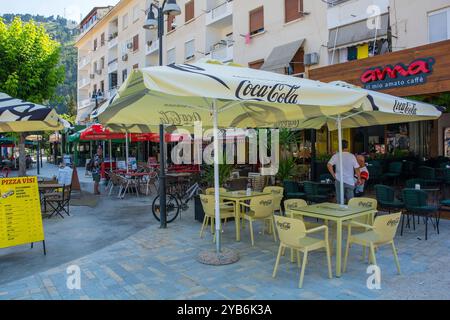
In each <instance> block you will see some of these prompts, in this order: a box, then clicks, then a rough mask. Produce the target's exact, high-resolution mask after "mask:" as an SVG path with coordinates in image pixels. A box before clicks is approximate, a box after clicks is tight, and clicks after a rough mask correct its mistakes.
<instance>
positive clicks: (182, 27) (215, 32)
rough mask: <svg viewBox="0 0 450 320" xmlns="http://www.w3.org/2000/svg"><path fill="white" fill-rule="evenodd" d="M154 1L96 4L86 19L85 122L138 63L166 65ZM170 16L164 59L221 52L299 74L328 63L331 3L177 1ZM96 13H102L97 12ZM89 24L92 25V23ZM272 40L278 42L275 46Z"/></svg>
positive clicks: (82, 61)
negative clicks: (150, 13) (149, 14)
mask: <svg viewBox="0 0 450 320" xmlns="http://www.w3.org/2000/svg"><path fill="white" fill-rule="evenodd" d="M150 3H151V0H121V1H120V2H119V3H118V4H117V5H116V6H114V7H106V8H94V9H93V10H92V12H91V13H90V14H89V16H88V17H86V18H85V19H83V22H82V23H81V24H80V30H81V35H80V36H79V38H78V40H77V42H76V47H77V48H78V55H79V64H78V70H79V72H78V117H77V121H78V122H80V123H85V122H86V121H88V119H89V114H90V113H91V112H92V111H93V109H94V108H95V107H96V106H98V105H99V104H101V103H103V102H104V101H106V99H108V98H110V97H111V96H113V95H114V94H115V92H116V91H115V90H116V89H117V87H118V86H120V85H121V84H122V83H123V81H124V80H125V79H126V78H127V76H128V74H129V73H130V72H131V70H132V69H133V68H141V67H146V66H153V65H158V64H159V41H158V36H157V32H156V31H150V30H146V29H144V28H143V26H144V24H145V18H146V10H148V9H149V8H150ZM177 4H178V5H179V7H180V8H181V14H180V15H178V16H175V17H165V22H164V29H165V33H164V37H163V50H164V52H163V53H162V57H163V63H164V64H170V63H187V62H189V63H192V62H195V61H198V60H199V59H203V58H207V59H216V60H220V61H222V62H231V61H234V62H236V63H239V64H242V65H245V66H250V67H253V68H262V69H264V70H269V71H274V72H281V73H287V74H295V75H297V76H300V77H304V76H306V74H307V71H308V69H312V68H315V67H320V66H323V65H326V64H327V63H328V57H327V55H328V50H327V48H326V43H327V36H328V34H327V25H326V19H324V16H325V14H326V10H327V6H326V4H325V3H323V2H321V1H315V0H275V1H274V0H248V1H242V0H234V1H231V0H177ZM92 16H95V17H96V18H95V19H91V18H90V17H92ZM88 24H89V25H88ZM268 44H270V45H268Z"/></svg>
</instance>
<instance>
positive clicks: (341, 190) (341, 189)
mask: <svg viewBox="0 0 450 320" xmlns="http://www.w3.org/2000/svg"><path fill="white" fill-rule="evenodd" d="M337 126H338V146H339V168H340V170H339V203H340V204H341V205H344V172H343V171H342V169H343V164H342V118H341V115H338V118H337Z"/></svg>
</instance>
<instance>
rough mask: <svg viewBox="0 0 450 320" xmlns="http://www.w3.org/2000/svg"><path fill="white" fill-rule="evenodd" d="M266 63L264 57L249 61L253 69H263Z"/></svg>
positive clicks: (249, 65)
mask: <svg viewBox="0 0 450 320" xmlns="http://www.w3.org/2000/svg"><path fill="white" fill-rule="evenodd" d="M263 64H264V59H260V60H256V61H252V62H249V63H248V67H249V68H252V69H261V67H262V65H263Z"/></svg>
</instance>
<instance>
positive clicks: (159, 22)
mask: <svg viewBox="0 0 450 320" xmlns="http://www.w3.org/2000/svg"><path fill="white" fill-rule="evenodd" d="M159 4H160V3H159V2H158V1H155V2H153V3H151V4H150V8H149V9H148V12H147V20H146V21H145V24H144V26H143V27H144V29H147V30H155V29H157V32H158V40H159V65H160V66H162V65H163V55H162V54H163V53H162V51H163V36H164V15H168V16H177V15H179V14H181V10H180V7H179V6H178V5H177V2H176V0H164V2H163V3H162V5H161V6H160V5H159ZM155 11H156V12H157V15H158V16H157V17H155ZM159 150H160V152H159V153H160V176H159V205H160V208H159V214H160V218H161V219H160V220H161V221H160V222H161V225H160V228H163V229H164V228H167V213H166V156H165V152H164V125H163V124H160V125H159Z"/></svg>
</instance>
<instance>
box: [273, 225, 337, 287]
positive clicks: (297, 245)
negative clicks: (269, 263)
mask: <svg viewBox="0 0 450 320" xmlns="http://www.w3.org/2000/svg"><path fill="white" fill-rule="evenodd" d="M275 225H276V228H277V231H278V236H279V238H280V247H279V249H278V255H277V260H276V261H275V267H274V269H273V274H272V277H273V278H275V276H276V274H277V270H278V265H279V262H280V257H281V254H282V251H283V250H284V249H285V248H291V249H293V250H295V251H296V252H297V263H298V266H299V267H300V264H301V271H300V279H299V282H298V287H299V288H301V287H302V286H303V278H304V275H305V268H306V264H307V262H308V253H309V252H310V251H314V250H319V249H322V248H325V250H326V256H327V265H328V278H330V279H331V278H332V273H331V256H330V246H329V244H328V227H327V226H325V225H322V226H320V227H317V228H313V229H306V227H305V224H304V223H303V221H301V220H299V219H293V218H288V217H280V216H275ZM319 231H324V234H325V236H324V239H319V238H313V237H309V236H308V235H310V234H312V233H316V232H319ZM300 251H301V252H303V262H302V263H301V262H300V254H299V252H300Z"/></svg>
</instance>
